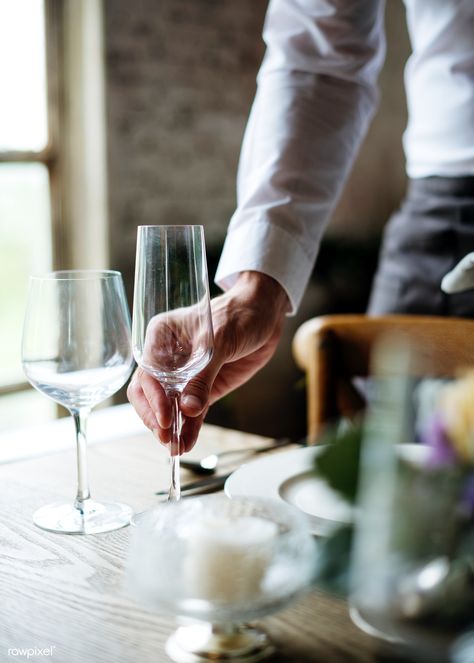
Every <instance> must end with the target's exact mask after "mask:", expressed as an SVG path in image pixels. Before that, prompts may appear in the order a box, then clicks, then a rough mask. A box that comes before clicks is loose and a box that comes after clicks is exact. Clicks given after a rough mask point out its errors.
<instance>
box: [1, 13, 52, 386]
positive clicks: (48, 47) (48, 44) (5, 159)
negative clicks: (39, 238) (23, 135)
mask: <svg viewBox="0 0 474 663" xmlns="http://www.w3.org/2000/svg"><path fill="white" fill-rule="evenodd" d="M44 35H45V68H46V105H47V118H48V141H47V143H46V145H45V147H44V148H43V149H42V150H38V151H35V150H0V164H3V163H12V164H13V163H25V164H27V163H40V164H43V165H44V166H45V167H46V168H47V171H48V180H49V197H50V209H51V248H52V258H53V269H60V268H61V265H62V264H64V262H65V242H64V240H63V237H64V232H63V228H62V227H61V214H60V210H61V199H62V196H63V192H62V191H61V186H60V179H59V177H58V168H59V164H60V153H61V149H60V136H61V126H60V117H61V105H62V98H61V89H62V84H61V80H60V69H59V66H58V63H59V62H61V55H62V54H61V45H62V41H63V39H62V3H61V0H44ZM30 389H32V387H31V385H30V383H29V382H27V381H26V380H24V381H23V380H22V381H20V382H6V383H0V397H2V396H7V395H12V394H14V393H19V392H23V391H28V390H30Z"/></svg>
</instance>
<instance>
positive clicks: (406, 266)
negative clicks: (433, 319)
mask: <svg viewBox="0 0 474 663" xmlns="http://www.w3.org/2000/svg"><path fill="white" fill-rule="evenodd" d="M471 252H474V176H467V177H427V178H422V179H417V180H410V183H409V187H408V192H407V195H406V198H405V200H404V202H403V204H402V206H401V208H400V210H399V211H398V212H396V213H395V214H394V215H393V216H392V218H391V219H390V221H389V222H388V224H387V227H386V229H385V233H384V238H383V241H382V248H381V253H380V260H379V266H378V270H377V273H376V275H375V279H374V283H373V286H372V294H371V298H370V303H369V309H368V312H369V314H370V315H383V314H385V313H409V314H419V315H445V316H457V317H466V318H473V317H474V289H473V290H467V291H465V292H462V293H457V294H454V295H447V294H445V293H443V292H442V291H441V288H440V283H441V279H442V278H443V276H444V275H445V274H446V272H448V271H449V270H451V269H452V268H453V267H454V266H455V265H456V264H457V263H458V262H459V261H460V260H461V258H463V257H464V256H465V255H466V254H467V253H471Z"/></svg>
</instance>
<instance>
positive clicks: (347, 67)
mask: <svg viewBox="0 0 474 663" xmlns="http://www.w3.org/2000/svg"><path fill="white" fill-rule="evenodd" d="M390 1H392V2H394V1H395V0H390ZM405 4H406V9H407V20H408V28H409V33H410V38H411V42H412V48H413V54H412V55H411V57H410V58H409V61H408V63H407V67H406V90H407V98H408V108H409V122H408V127H407V130H406V132H405V135H404V147H405V154H406V160H407V173H408V175H409V176H410V177H426V176H430V175H441V176H454V175H468V174H474V0H405ZM383 12H384V2H383V0H350V1H348V0H271V2H270V4H269V7H268V11H267V17H266V20H265V26H264V33H263V36H264V40H265V43H266V45H267V50H266V54H265V58H264V60H263V63H262V66H261V69H260V72H259V74H258V79H257V82H258V87H257V94H256V97H255V101H254V103H253V106H252V110H251V113H250V118H249V121H248V124H247V129H246V132H245V136H244V141H243V145H242V151H241V156H240V163H239V172H238V178H237V203H238V206H237V210H236V212H235V214H234V216H233V217H232V219H231V222H230V225H229V229H228V234H227V238H226V242H225V244H224V249H223V252H222V256H221V260H220V263H219V267H218V270H217V274H216V282H217V283H218V284H219V285H220V286H221V287H222V288H224V289H227V288H229V287H230V286H231V285H232V284H233V283H234V282H235V280H236V278H237V275H238V273H239V272H241V271H245V270H256V271H260V272H264V273H265V274H268V275H269V276H272V277H273V278H274V279H276V280H277V281H278V282H279V283H280V284H281V285H282V286H283V287H284V288H285V290H286V292H287V294H288V297H289V300H290V303H291V309H292V312H294V311H295V310H296V309H297V308H298V305H299V303H300V301H301V298H302V296H303V292H304V290H305V287H306V285H307V282H308V279H309V277H310V275H311V271H312V268H313V265H314V262H315V259H316V255H317V252H318V248H319V244H320V240H321V236H322V233H323V231H324V228H325V226H326V223H327V221H328V219H329V217H330V215H331V212H332V210H333V209H334V207H335V204H336V202H337V199H338V196H339V194H340V192H341V190H342V187H343V185H344V183H345V181H346V178H347V175H348V173H349V170H350V168H351V166H352V163H353V161H354V158H355V156H356V153H357V150H358V148H359V146H360V143H361V141H362V139H363V137H364V135H365V133H366V131H367V128H368V125H369V123H370V120H371V118H372V116H373V114H374V112H375V110H376V106H377V87H376V83H377V76H378V73H379V70H380V68H381V66H382V64H383V60H384V54H385V41H384V29H383Z"/></svg>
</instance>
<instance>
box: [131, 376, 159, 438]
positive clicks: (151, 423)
mask: <svg viewBox="0 0 474 663" xmlns="http://www.w3.org/2000/svg"><path fill="white" fill-rule="evenodd" d="M137 373H138V371H136V372H135V374H134V376H133V378H132V380H131V382H130V384H129V385H128V388H127V397H128V400H129V401H130V403H131V404H132V405H133V407H134V408H135V411H136V413H137V414H138V416H139V417H140V419H141V420H142V421H143V423H144V424H145V426H146V427H147V428H149V429H150V430H151V431H153V430H155V429H156V428H157V427H158V422H157V421H156V417H155V415H154V413H153V410H152V409H151V407H150V403H149V402H148V399H147V397H146V396H145V394H144V393H143V389H142V388H141V385H140V381H139V378H138V376H137Z"/></svg>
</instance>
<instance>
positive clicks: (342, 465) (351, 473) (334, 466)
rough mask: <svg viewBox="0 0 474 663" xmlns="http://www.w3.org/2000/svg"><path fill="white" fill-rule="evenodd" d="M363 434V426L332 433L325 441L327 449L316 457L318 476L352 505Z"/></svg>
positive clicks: (354, 496)
mask: <svg viewBox="0 0 474 663" xmlns="http://www.w3.org/2000/svg"><path fill="white" fill-rule="evenodd" d="M362 433H363V429H362V425H361V424H355V425H353V426H351V427H350V428H347V429H346V430H344V431H343V432H340V431H338V430H332V431H330V432H329V433H327V434H326V436H325V437H324V439H323V443H324V444H326V445H327V446H326V448H325V449H324V451H323V452H322V453H321V454H319V455H318V456H317V457H316V472H317V473H318V476H320V477H322V478H323V479H325V480H326V481H327V482H328V484H329V485H330V486H331V488H333V489H334V490H335V491H337V492H338V493H340V494H341V495H342V496H343V497H344V498H345V499H346V500H347V501H348V502H351V503H353V502H355V499H356V495H357V484H358V479H359V461H360V450H361V445H362Z"/></svg>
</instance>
